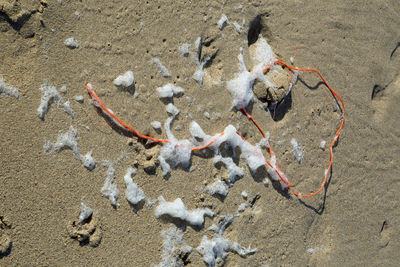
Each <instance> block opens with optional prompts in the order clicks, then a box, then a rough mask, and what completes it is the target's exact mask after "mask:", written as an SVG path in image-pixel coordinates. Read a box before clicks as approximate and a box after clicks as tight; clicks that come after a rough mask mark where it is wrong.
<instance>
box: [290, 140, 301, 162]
mask: <svg viewBox="0 0 400 267" xmlns="http://www.w3.org/2000/svg"><path fill="white" fill-rule="evenodd" d="M290 143H291V144H292V147H293V155H294V156H295V158H296V160H297V162H298V163H301V160H302V159H303V152H302V151H301V147H300V146H299V144H298V143H297V141H296V139H294V138H292V140H291V141H290Z"/></svg>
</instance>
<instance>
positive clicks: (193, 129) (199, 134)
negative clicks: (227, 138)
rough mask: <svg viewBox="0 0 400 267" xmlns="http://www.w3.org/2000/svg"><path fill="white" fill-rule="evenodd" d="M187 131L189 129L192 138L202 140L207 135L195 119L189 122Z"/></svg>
mask: <svg viewBox="0 0 400 267" xmlns="http://www.w3.org/2000/svg"><path fill="white" fill-rule="evenodd" d="M189 131H190V134H191V136H192V137H193V138H194V140H197V141H199V140H201V141H202V140H204V139H205V138H206V137H207V135H206V134H205V133H204V131H203V129H202V128H201V127H200V125H199V124H198V123H197V122H195V121H192V122H191V123H190V126H189Z"/></svg>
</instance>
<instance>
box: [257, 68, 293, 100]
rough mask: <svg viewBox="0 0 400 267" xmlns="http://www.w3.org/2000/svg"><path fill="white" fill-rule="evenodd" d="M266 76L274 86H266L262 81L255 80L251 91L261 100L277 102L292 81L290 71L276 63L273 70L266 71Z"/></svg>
mask: <svg viewBox="0 0 400 267" xmlns="http://www.w3.org/2000/svg"><path fill="white" fill-rule="evenodd" d="M266 77H267V79H268V80H269V81H270V82H271V83H272V84H274V85H275V86H276V87H275V88H272V87H268V86H266V85H265V84H264V83H262V82H260V81H256V82H255V84H254V87H253V91H254V94H255V95H256V96H257V98H258V99H260V100H261V101H263V102H266V101H269V102H279V101H281V100H282V99H283V98H285V96H286V94H287V92H288V90H289V86H290V83H291V81H292V78H291V73H290V71H289V70H287V69H283V68H282V67H281V66H278V65H277V66H274V70H270V71H268V73H267V74H266Z"/></svg>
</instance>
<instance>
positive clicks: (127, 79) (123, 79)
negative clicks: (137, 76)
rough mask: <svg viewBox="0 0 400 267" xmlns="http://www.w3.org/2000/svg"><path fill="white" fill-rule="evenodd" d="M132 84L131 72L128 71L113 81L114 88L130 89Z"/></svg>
mask: <svg viewBox="0 0 400 267" xmlns="http://www.w3.org/2000/svg"><path fill="white" fill-rule="evenodd" d="M133 83H134V76H133V72H132V71H130V70H128V71H127V72H125V73H124V74H123V75H120V76H118V77H117V78H115V80H114V84H115V85H116V86H123V87H131V86H132V85H133Z"/></svg>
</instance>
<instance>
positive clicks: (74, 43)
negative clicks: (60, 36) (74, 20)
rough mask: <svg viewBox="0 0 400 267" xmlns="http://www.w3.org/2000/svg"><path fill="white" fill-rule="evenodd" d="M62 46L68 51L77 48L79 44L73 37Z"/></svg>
mask: <svg viewBox="0 0 400 267" xmlns="http://www.w3.org/2000/svg"><path fill="white" fill-rule="evenodd" d="M64 44H65V45H66V46H67V47H68V48H70V49H75V48H78V47H79V43H78V41H77V40H75V38H74V37H70V38H67V39H65V41H64Z"/></svg>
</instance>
